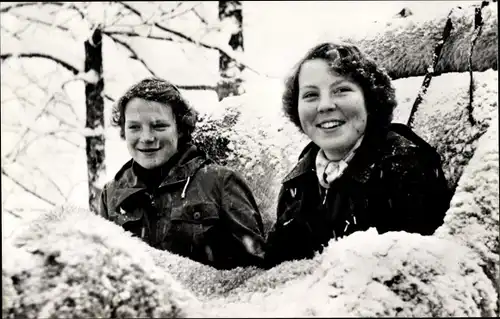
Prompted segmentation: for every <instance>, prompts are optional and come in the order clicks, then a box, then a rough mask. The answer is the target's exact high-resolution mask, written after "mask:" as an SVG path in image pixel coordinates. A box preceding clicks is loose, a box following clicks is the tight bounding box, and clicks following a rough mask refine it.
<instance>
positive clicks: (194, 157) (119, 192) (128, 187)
mask: <svg viewBox="0 0 500 319" xmlns="http://www.w3.org/2000/svg"><path fill="white" fill-rule="evenodd" d="M209 162H211V160H210V159H209V158H208V157H207V156H206V155H205V153H203V152H201V151H199V150H198V149H197V148H196V146H194V145H188V146H187V147H186V148H185V149H184V151H183V153H182V155H181V156H180V157H179V159H178V161H177V163H176V164H174V166H173V167H172V168H171V169H170V171H169V173H168V175H167V176H166V177H165V179H164V180H163V181H162V182H161V183H160V186H159V187H163V186H167V185H172V184H176V183H180V182H183V181H186V180H187V179H188V177H190V176H193V175H194V174H195V173H196V172H197V171H198V170H199V169H200V168H201V167H202V166H203V165H204V164H206V163H209ZM133 163H134V162H133V160H132V159H131V160H129V161H128V162H127V163H125V164H124V165H123V167H122V168H121V169H120V170H119V171H118V173H117V174H116V175H115V179H114V180H115V183H114V184H115V186H114V187H113V189H112V190H109V191H110V192H112V194H111V196H109V197H110V198H111V203H110V206H112V207H111V208H112V209H116V208H117V207H118V206H120V204H121V203H122V202H123V201H124V200H125V199H127V198H128V197H129V196H131V195H133V194H135V193H137V192H139V191H143V190H145V189H146V185H145V184H144V183H143V182H141V180H140V179H139V178H138V176H137V174H136V173H135V172H134V170H133V168H132V165H133Z"/></svg>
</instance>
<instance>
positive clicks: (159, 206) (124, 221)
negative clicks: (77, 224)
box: [100, 146, 264, 269]
mask: <svg viewBox="0 0 500 319" xmlns="http://www.w3.org/2000/svg"><path fill="white" fill-rule="evenodd" d="M137 166H138V165H137V163H134V162H133V161H132V160H131V161H129V162H128V163H126V164H125V165H124V166H123V168H122V169H121V170H120V171H119V172H118V173H117V174H116V176H115V178H114V179H113V180H112V181H110V182H109V183H108V184H106V186H105V188H104V190H103V192H102V195H101V212H100V214H101V215H102V216H103V217H105V218H107V219H109V220H111V221H113V222H115V223H116V224H118V225H120V226H122V227H123V228H124V229H125V230H127V231H130V232H132V233H133V234H134V235H135V236H138V237H141V238H142V239H143V240H144V241H145V242H147V243H148V244H149V245H151V246H152V247H155V248H157V249H161V250H168V251H170V252H172V253H175V254H178V255H181V256H185V257H188V258H190V259H193V260H196V261H198V262H201V263H203V264H206V265H210V266H213V267H215V268H218V269H229V268H234V267H237V266H248V265H259V264H260V263H261V262H262V258H263V250H264V249H263V245H264V239H263V224H262V219H261V215H260V213H259V210H258V208H257V204H256V202H255V199H254V197H253V195H252V193H251V191H250V189H249V188H248V186H247V185H246V183H245V181H244V180H243V178H242V177H241V176H240V175H239V174H237V173H235V172H233V171H231V170H230V169H228V168H225V167H223V166H219V165H216V164H214V163H213V162H211V161H210V160H209V159H208V158H207V157H206V156H205V154H204V153H202V152H201V151H198V150H197V148H196V147H195V146H189V147H188V148H187V150H186V151H184V152H182V153H181V154H179V155H178V159H177V160H176V163H174V164H172V166H173V167H172V168H171V169H169V170H168V173H167V174H165V177H164V178H163V179H162V180H160V181H159V182H158V184H159V186H158V187H155V188H151V187H149V188H148V187H147V186H146V183H145V180H144V177H143V176H144V174H138V172H141V171H144V169H142V170H141V169H139V170H138V167H137Z"/></svg>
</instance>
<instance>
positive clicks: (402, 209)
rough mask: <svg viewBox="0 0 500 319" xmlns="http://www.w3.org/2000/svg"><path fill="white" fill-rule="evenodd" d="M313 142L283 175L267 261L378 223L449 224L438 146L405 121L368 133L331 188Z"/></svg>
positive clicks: (412, 228) (421, 228)
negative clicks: (322, 182) (320, 172)
mask: <svg viewBox="0 0 500 319" xmlns="http://www.w3.org/2000/svg"><path fill="white" fill-rule="evenodd" d="M318 151H319V148H318V146H316V145H315V144H313V143H310V144H309V145H308V146H307V147H306V148H305V149H304V150H303V152H302V154H301V155H300V159H299V162H298V164H297V165H296V166H295V167H294V168H293V170H292V171H291V172H290V173H289V174H288V175H287V176H286V177H285V178H284V180H283V184H282V188H281V190H280V194H279V200H278V207H277V221H276V223H275V224H274V225H273V227H272V229H271V231H270V232H269V234H268V236H267V251H266V263H267V265H268V267H272V266H274V265H276V264H278V263H280V262H282V261H285V260H294V259H303V258H311V257H313V256H314V253H315V252H317V251H318V252H321V251H322V249H323V247H324V246H325V245H327V244H328V242H329V240H330V239H332V238H339V237H342V236H347V235H349V234H351V233H353V232H355V231H358V230H367V229H368V228H370V227H375V228H376V229H377V230H378V232H379V233H384V232H388V231H406V232H411V233H420V234H422V235H431V234H432V233H433V232H434V231H435V230H436V228H438V227H439V226H440V225H441V224H442V223H443V218H444V215H445V212H446V211H447V209H448V208H449V203H450V199H451V193H450V191H449V189H448V186H447V183H446V179H445V177H444V174H443V171H442V167H441V161H440V157H439V155H438V153H437V152H436V151H435V150H434V149H433V148H432V147H431V146H430V145H429V144H427V143H426V142H425V141H424V140H422V139H421V138H420V137H418V136H417V135H416V134H415V133H414V132H412V131H411V130H410V129H409V128H408V127H407V126H404V125H402V124H391V126H390V130H389V131H388V133H387V134H383V135H381V136H380V137H378V139H377V138H371V136H365V138H364V140H363V142H362V144H361V146H360V148H359V149H358V151H357V153H356V155H355V156H354V157H353V159H352V160H351V162H350V163H349V165H348V167H347V168H346V170H345V172H344V174H343V175H342V176H341V177H340V178H339V179H337V180H336V181H334V182H333V183H332V184H331V185H330V189H329V190H328V192H326V194H325V190H324V189H323V188H322V187H320V186H319V182H318V180H317V177H316V173H315V158H316V154H317V152H318Z"/></svg>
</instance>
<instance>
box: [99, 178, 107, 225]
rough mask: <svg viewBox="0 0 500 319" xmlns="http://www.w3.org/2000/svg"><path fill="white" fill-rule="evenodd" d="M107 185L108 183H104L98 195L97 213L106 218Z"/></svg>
mask: <svg viewBox="0 0 500 319" xmlns="http://www.w3.org/2000/svg"><path fill="white" fill-rule="evenodd" d="M107 187H108V184H106V185H104V187H103V189H102V191H101V196H100V197H99V212H98V214H99V215H100V216H102V217H104V218H106V219H108V207H107V205H106V202H107V201H106V199H107Z"/></svg>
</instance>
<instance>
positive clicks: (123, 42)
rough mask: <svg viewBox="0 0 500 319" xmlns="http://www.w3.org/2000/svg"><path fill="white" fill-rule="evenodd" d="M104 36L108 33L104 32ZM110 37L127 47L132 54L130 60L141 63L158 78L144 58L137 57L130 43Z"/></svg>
mask: <svg viewBox="0 0 500 319" xmlns="http://www.w3.org/2000/svg"><path fill="white" fill-rule="evenodd" d="M104 34H106V32H104ZM106 35H107V34H106ZM108 37H109V38H111V39H112V40H113V41H115V42H116V43H118V44H121V45H122V46H123V47H125V49H127V50H128V51H129V52H130V54H131V56H130V58H131V59H134V60H137V61H139V62H140V63H141V64H142V65H143V66H144V67H145V68H146V70H148V72H149V73H150V74H151V75H153V76H155V77H157V75H156V73H155V72H154V71H153V70H152V69H151V68H150V67H149V65H148V64H147V63H146V61H144V60H143V59H142V58H140V57H139V56H138V55H137V53H136V52H135V50H134V49H132V47H131V46H130V45H129V44H128V43H126V42H125V41H122V40H120V39H117V38H116V37H114V36H112V35H108Z"/></svg>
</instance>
